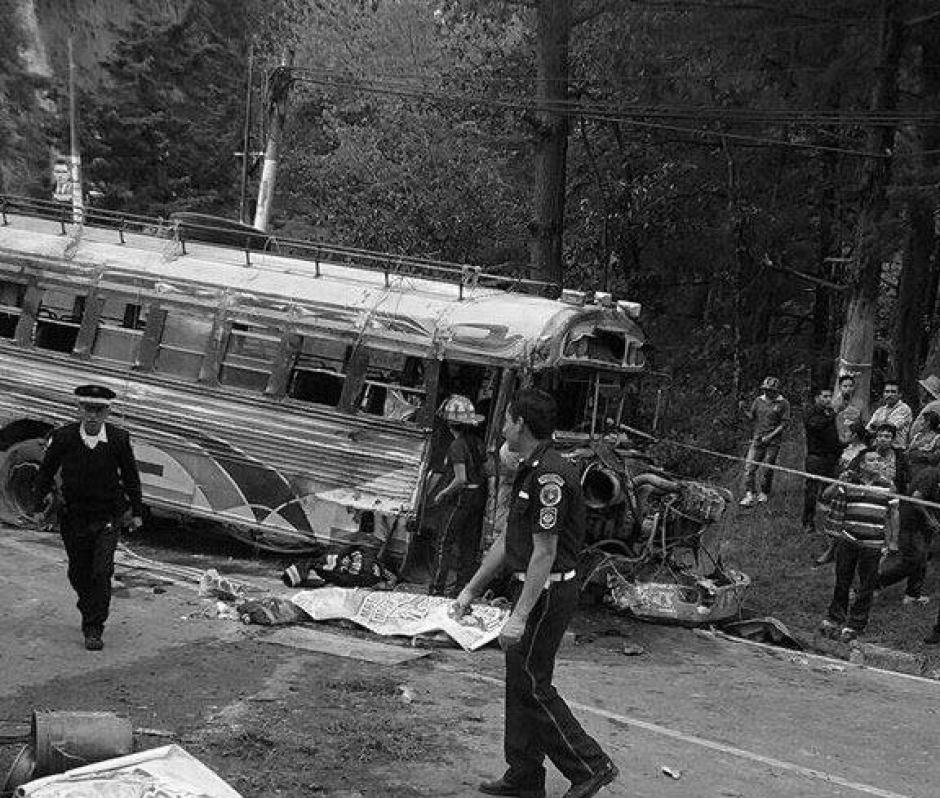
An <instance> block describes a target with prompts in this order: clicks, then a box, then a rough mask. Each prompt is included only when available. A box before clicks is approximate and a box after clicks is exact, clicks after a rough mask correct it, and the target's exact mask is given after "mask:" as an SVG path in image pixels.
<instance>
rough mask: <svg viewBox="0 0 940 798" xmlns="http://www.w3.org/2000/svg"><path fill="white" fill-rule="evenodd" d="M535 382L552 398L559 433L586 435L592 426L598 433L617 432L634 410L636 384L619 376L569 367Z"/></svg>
mask: <svg viewBox="0 0 940 798" xmlns="http://www.w3.org/2000/svg"><path fill="white" fill-rule="evenodd" d="M537 382H538V387H540V388H543V389H545V390H547V391H549V392H550V393H551V394H552V395H553V396H554V397H555V401H556V402H557V404H558V418H557V429H558V430H559V431H560V432H575V433H587V434H589V433H590V432H591V430H592V428H593V430H594V432H595V434H598V435H603V434H606V433H612V432H617V431H618V429H619V425H620V424H621V423H622V422H623V419H624V417H629V414H630V413H631V411H632V409H633V406H632V405H633V398H632V397H633V394H634V392H635V386H633V385H631V384H630V383H627V382H626V381H625V379H624V377H623V376H621V375H615V374H605V373H603V372H598V371H594V370H593V369H588V368H579V367H577V366H569V367H565V368H563V369H560V370H559V371H558V372H556V373H553V374H550V375H549V374H546V375H543V376H542V379H540V380H538V381H537ZM595 400H596V402H597V407H595Z"/></svg>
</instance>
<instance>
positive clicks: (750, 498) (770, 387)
mask: <svg viewBox="0 0 940 798" xmlns="http://www.w3.org/2000/svg"><path fill="white" fill-rule="evenodd" d="M760 387H761V392H760V393H759V394H758V395H757V396H756V397H755V398H754V401H753V402H751V405H750V407H749V408H748V409H747V410H746V411H745V415H746V416H747V418H748V420H749V421H750V422H751V424H752V428H751V443H750V446H749V447H748V450H747V462H746V463H745V466H744V496H743V498H742V499H741V501H740V505H741V506H742V507H752V506H753V505H754V503H755V502H759V503H763V502H766V501H767V499H768V497H769V496H770V489H771V486H772V485H773V466H774V465H775V464H776V462H777V455H778V454H779V453H780V442H781V440H782V438H783V430H784V428H785V427H786V425H787V422H788V421H789V420H790V403H789V402H788V401H787V400H786V399H784V397H783V396H781V395H780V380H779V379H777V378H776V377H765V378H764V381H763V382H762V383H761V386H760ZM762 466H763V467H762ZM758 469H760V474H759V475H758ZM758 477H759V479H758ZM755 490H756V493H755Z"/></svg>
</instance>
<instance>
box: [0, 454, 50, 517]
mask: <svg viewBox="0 0 940 798" xmlns="http://www.w3.org/2000/svg"><path fill="white" fill-rule="evenodd" d="M45 445H46V442H45V441H44V440H43V439H42V438H28V439H27V440H25V441H17V442H16V443H13V444H11V445H10V447H9V448H8V449H7V450H6V451H5V452H2V453H0V520H2V521H4V522H5V523H7V524H14V525H19V524H22V523H23V521H24V520H25V517H26V516H29V515H30V514H31V513H32V510H33V488H34V487H35V485H36V475H37V474H38V472H39V464H40V463H42V456H43V453H44V451H45Z"/></svg>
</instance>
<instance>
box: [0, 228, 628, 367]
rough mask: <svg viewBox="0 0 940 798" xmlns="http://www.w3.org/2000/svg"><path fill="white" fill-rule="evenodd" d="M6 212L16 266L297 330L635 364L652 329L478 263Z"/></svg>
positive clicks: (526, 360)
mask: <svg viewBox="0 0 940 798" xmlns="http://www.w3.org/2000/svg"><path fill="white" fill-rule="evenodd" d="M4 219H5V222H6V223H5V224H3V225H2V226H0V267H2V269H3V271H4V272H7V273H9V272H10V271H11V267H12V268H13V269H16V270H20V271H23V270H26V271H29V270H31V269H33V270H35V269H38V270H40V271H43V270H45V271H48V272H56V273H63V274H66V275H69V276H71V277H72V278H76V277H88V278H91V277H94V278H95V280H96V282H97V283H98V284H99V285H102V286H109V285H110V286H115V287H123V290H125V291H127V292H134V291H136V292H138V293H139V294H141V295H142V296H143V295H146V296H151V297H158V298H163V299H164V300H165V301H168V302H172V301H174V300H176V301H181V302H198V303H199V304H203V305H207V306H215V307H218V306H219V305H221V304H225V305H226V307H227V308H228V309H229V311H230V312H231V313H233V314H234V315H236V316H237V315H238V314H239V313H244V314H247V315H248V316H250V317H252V318H256V319H261V320H263V319H264V317H265V316H266V315H267V316H273V317H278V318H281V319H284V318H286V319H289V320H290V321H291V322H292V323H293V324H295V325H297V327H298V329H304V328H305V327H312V328H316V329H319V330H320V331H323V332H325V333H330V332H333V333H334V334H337V335H343V334H346V335H350V334H351V335H356V336H358V337H360V338H363V339H364V340H366V341H367V342H368V343H370V344H372V343H374V344H375V345H377V346H382V345H383V343H384V344H385V345H386V346H396V347H402V348H403V349H407V350H411V351H424V352H429V353H434V354H436V355H437V356H440V357H450V358H454V359H471V360H482V361H486V362H493V363H506V364H509V363H516V364H520V365H526V364H527V365H530V366H532V367H534V368H544V367H550V366H555V365H560V364H562V363H565V362H572V363H584V364H585V365H591V366H594V367H600V368H606V369H611V370H615V371H637V370H640V369H641V368H642V365H643V356H642V352H641V347H642V344H643V340H644V339H643V333H642V331H641V330H640V328H639V326H638V325H637V324H636V323H635V321H634V320H633V319H632V318H631V314H630V313H629V312H628V310H627V309H625V308H624V307H620V306H618V305H616V304H614V303H608V305H606V306H600V305H595V304H585V305H576V304H572V303H568V302H563V301H560V300H554V299H547V298H545V297H539V296H532V295H528V294H522V293H516V292H513V291H507V290H504V289H499V288H493V287H487V286H483V285H480V284H479V281H478V280H477V279H475V278H476V273H475V272H473V271H472V270H470V271H467V272H466V277H465V279H464V280H462V281H461V282H460V283H459V284H454V283H452V282H450V283H449V282H444V281H442V280H437V279H430V278H428V277H426V276H421V275H416V274H409V273H403V272H396V271H393V270H390V269H385V270H381V271H380V270H375V269H368V268H363V267H361V266H358V265H353V264H350V263H342V262H335V261H324V260H316V261H314V260H311V259H307V258H298V257H290V256H286V255H280V254H273V253H271V252H263V251H260V252H259V251H254V250H252V251H246V250H239V249H234V248H230V247H225V246H220V245H215V244H209V243H200V242H193V241H185V243H180V242H179V241H178V240H175V239H174V238H172V237H167V228H166V227H162V228H161V227H159V226H158V225H159V221H158V220H154V221H153V226H151V227H150V228H148V227H147V226H146V225H140V224H138V225H135V227H137V229H138V230H139V231H138V232H129V231H128V230H127V229H123V228H122V229H117V228H116V227H115V226H97V225H94V224H86V225H84V226H83V227H81V228H80V229H78V228H68V227H67V226H66V225H65V224H64V223H63V222H62V221H61V219H51V218H41V217H37V216H32V215H27V214H21V213H15V212H11V211H9V210H7V211H6V213H5V214H4ZM170 235H172V232H171V233H170ZM389 257H390V258H391V257H392V256H389ZM408 260H409V262H410V259H408ZM249 261H250V262H249ZM405 269H406V270H408V269H409V265H408V264H406V266H405ZM587 344H594V345H590V346H589V345H587Z"/></svg>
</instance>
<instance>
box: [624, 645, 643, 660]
mask: <svg viewBox="0 0 940 798" xmlns="http://www.w3.org/2000/svg"><path fill="white" fill-rule="evenodd" d="M620 653H621V654H623V655H624V656H627V657H638V656H640V655H641V654H645V653H646V649H645V648H643V646H641V645H640V644H639V643H624V644H623V648H622V649H621V651H620Z"/></svg>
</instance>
